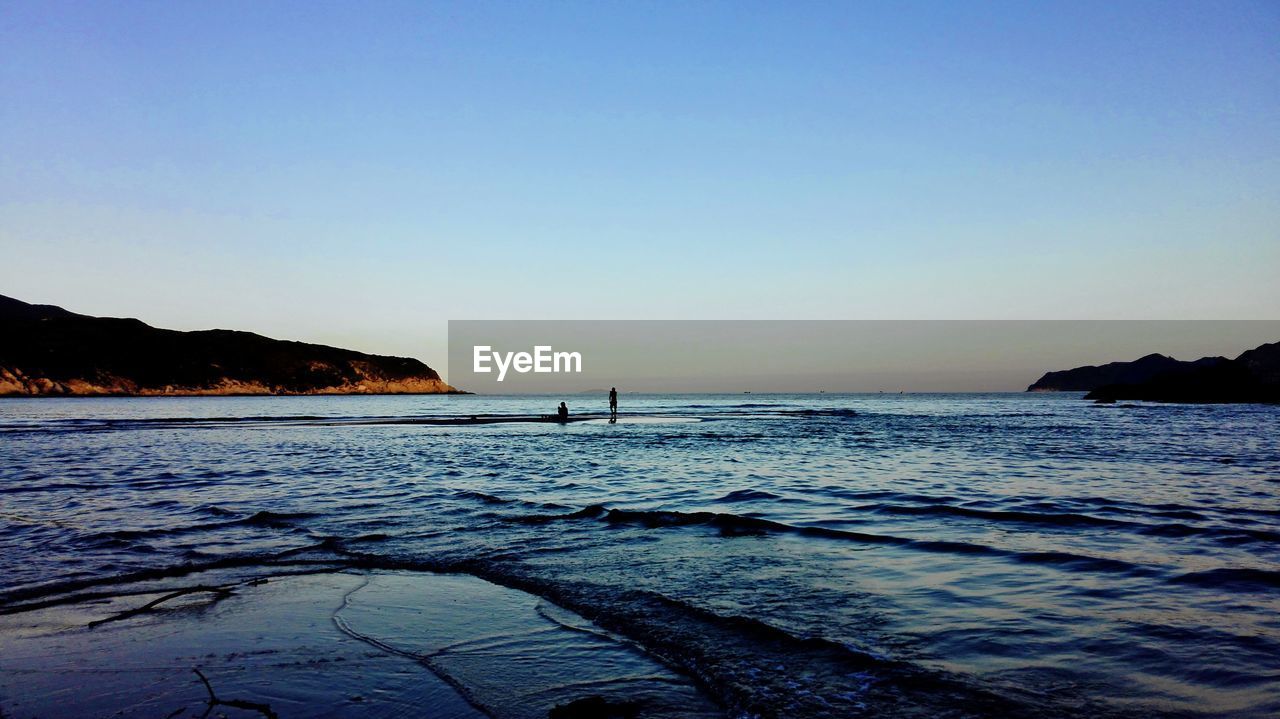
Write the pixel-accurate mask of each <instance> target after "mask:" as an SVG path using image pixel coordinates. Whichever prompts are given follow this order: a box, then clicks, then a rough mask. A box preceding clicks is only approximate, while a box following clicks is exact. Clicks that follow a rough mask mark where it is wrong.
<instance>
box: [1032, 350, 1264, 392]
mask: <svg viewBox="0 0 1280 719" xmlns="http://www.w3.org/2000/svg"><path fill="white" fill-rule="evenodd" d="M1027 391H1028V392H1053V391H1084V392H1088V394H1087V395H1085V399H1092V400H1097V401H1100V402H1114V401H1117V400H1143V401H1148V402H1189V403H1247V402H1263V403H1278V402H1280V342H1274V343H1271V344H1264V345H1262V346H1260V347H1257V348H1255V349H1251V350H1248V351H1247V352H1244V353H1242V354H1241V355H1240V356H1239V357H1236V358H1235V359H1227V358H1225V357H1204V358H1202V359H1198V360H1195V361H1194V362H1181V361H1179V360H1176V359H1173V358H1172V357H1166V356H1164V355H1159V354H1151V355H1147V356H1146V357H1142V358H1140V359H1137V360H1134V361H1133V362H1111V363H1109V364H1105V365H1101V366H1088V367H1077V368H1075V369H1069V370H1062V371H1058V372H1048V373H1046V374H1045V375H1044V376H1043V377H1041V378H1040V379H1039V380H1037V381H1036V382H1035V383H1034V384H1032V385H1031V386H1030V387H1028V388H1027Z"/></svg>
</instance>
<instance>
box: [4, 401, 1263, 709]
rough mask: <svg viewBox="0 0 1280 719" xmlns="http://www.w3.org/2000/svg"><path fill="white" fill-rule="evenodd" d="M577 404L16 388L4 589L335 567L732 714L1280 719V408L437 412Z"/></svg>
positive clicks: (897, 405) (949, 405) (1048, 405)
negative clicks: (454, 589)
mask: <svg viewBox="0 0 1280 719" xmlns="http://www.w3.org/2000/svg"><path fill="white" fill-rule="evenodd" d="M559 399H561V398H545V397H543V398H537V397H534V398H491V397H476V396H461V397H297V398H189V399H188V398H182V399H176V398H157V399H65V400H61V399H44V400H5V401H3V402H0V443H2V444H0V447H2V450H0V451H2V452H3V455H4V462H3V465H0V601H3V602H5V603H9V604H12V603H16V602H23V601H30V600H32V599H34V598H37V597H40V596H47V595H49V594H50V593H53V592H59V591H66V590H69V589H75V588H77V587H84V586H90V585H91V584H94V583H99V582H101V581H102V580H104V579H106V578H112V577H121V576H131V575H133V576H146V575H147V574H148V573H155V572H163V571H164V570H168V569H172V568H175V567H179V566H181V565H186V564H191V565H194V566H197V567H203V566H215V565H216V566H229V565H237V566H239V565H246V566H252V565H255V564H269V563H273V562H276V563H278V562H281V561H295V560H296V561H305V560H308V559H326V560H329V559H334V558H338V559H342V560H344V561H350V562H358V563H361V564H363V565H367V566H387V567H409V568H416V567H420V568H424V569H433V568H435V569H439V568H444V569H450V570H462V571H469V572H472V573H475V574H478V575H480V576H483V577H484V578H486V579H490V580H491V581H497V582H499V583H504V584H508V585H510V586H514V587H517V588H521V589H525V590H526V591H533V592H535V593H538V594H541V595H543V596H546V597H548V598H549V599H552V600H553V601H555V602H557V603H558V604H560V605H561V606H565V607H567V608H570V609H572V610H574V611H576V612H577V613H578V614H581V615H582V616H584V617H587V618H589V619H591V620H593V621H595V622H597V623H598V624H600V625H602V626H604V627H607V628H608V629H610V630H612V631H615V632H618V633H619V634H621V635H623V636H626V637H628V638H629V639H631V640H633V641H636V642H638V643H639V644H640V645H641V646H643V647H644V648H646V649H647V650H649V651H651V652H653V653H654V654H655V655H656V656H660V657H661V658H663V660H664V661H667V662H668V663H671V664H674V665H678V666H681V667H684V668H685V670H686V671H689V672H691V673H693V674H696V675H697V676H698V677H699V680H700V681H701V682H702V683H703V684H704V686H705V687H707V688H708V689H709V690H710V691H711V692H712V693H713V694H715V695H716V696H717V697H718V698H719V699H720V700H721V701H722V702H724V703H725V705H726V706H727V707H728V708H729V709H730V711H731V713H733V712H735V711H737V712H742V713H746V712H759V713H762V714H765V715H775V716H786V715H790V716H846V715H849V714H850V713H852V712H855V711H866V712H870V713H876V712H877V711H880V712H881V713H883V712H884V711H887V710H888V709H889V708H890V707H893V709H894V711H897V712H898V713H904V712H905V710H903V709H902V707H903V706H905V704H904V701H903V700H902V697H904V696H905V697H908V700H907V701H906V704H909V703H911V702H916V701H918V702H919V703H920V707H921V709H920V712H919V714H920V715H922V716H927V715H930V707H933V708H935V709H936V708H937V707H938V706H947V705H948V702H951V703H954V701H955V697H956V696H963V697H965V699H962V700H961V701H969V700H970V699H971V700H972V702H973V703H972V704H971V706H972V708H973V713H977V714H983V713H987V714H1005V713H1018V711H1014V709H1019V710H1026V711H1024V712H1023V713H1026V712H1027V711H1032V710H1033V711H1034V713H1041V714H1047V715H1070V714H1091V715H1096V714H1100V713H1101V714H1105V713H1107V712H1108V711H1114V712H1116V713H1125V714H1130V713H1141V714H1144V715H1150V714H1159V713H1184V712H1185V713H1206V714H1218V715H1224V716H1226V715H1230V716H1272V715H1275V714H1276V713H1277V712H1280V551H1278V550H1280V439H1278V438H1280V408H1276V407H1263V406H1176V405H1167V406H1165V405H1140V406H1122V405H1115V406H1095V405H1093V404H1091V403H1087V402H1083V401H1081V400H1080V398H1079V395H1075V394H1070V395H1047V394H1032V395H1025V394H1010V395H901V396H899V395H816V396H815V395H804V396H791V395H732V396H705V395H703V396H699V395H687V396H645V397H637V396H626V395H624V396H623V398H622V409H623V415H622V419H621V421H620V422H619V423H617V424H609V423H607V422H582V423H574V424H570V425H567V426H562V425H557V424H492V425H474V426H436V425H430V424H420V423H418V424H415V423H412V420H415V419H423V418H431V417H469V416H472V415H483V414H531V415H537V414H547V413H549V412H551V410H552V408H554V406H555V404H556V403H557V402H558V401H559ZM568 402H569V405H570V408H571V410H573V411H575V412H585V411H587V410H589V409H594V410H597V411H600V410H603V409H604V403H603V398H595V397H590V398H588V397H570V398H568ZM592 405H594V406H592ZM631 420H637V421H631ZM815 639H821V640H823V641H813V640H815ZM931 697H932V698H931ZM931 702H932V703H931ZM1011 708H1012V709H1011Z"/></svg>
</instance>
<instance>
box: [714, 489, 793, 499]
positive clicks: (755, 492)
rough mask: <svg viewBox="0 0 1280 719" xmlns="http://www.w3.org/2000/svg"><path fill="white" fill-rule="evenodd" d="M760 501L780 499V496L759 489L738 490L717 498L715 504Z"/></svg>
mask: <svg viewBox="0 0 1280 719" xmlns="http://www.w3.org/2000/svg"><path fill="white" fill-rule="evenodd" d="M762 499H782V497H781V496H780V495H777V494H774V493H773V492H766V491H764V490H760V489H738V490H735V491H732V492H730V493H728V494H726V495H724V496H723V497H719V498H717V499H715V500H712V501H715V502H754V501H756V500H762Z"/></svg>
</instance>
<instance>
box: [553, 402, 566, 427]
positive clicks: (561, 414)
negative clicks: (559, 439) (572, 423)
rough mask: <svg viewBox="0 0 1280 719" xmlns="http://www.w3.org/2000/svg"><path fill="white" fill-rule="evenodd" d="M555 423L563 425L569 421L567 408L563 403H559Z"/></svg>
mask: <svg viewBox="0 0 1280 719" xmlns="http://www.w3.org/2000/svg"><path fill="white" fill-rule="evenodd" d="M556 421H557V422H560V423H561V424H564V423H566V422H568V421H569V407H568V406H567V405H566V404H565V403H564V402H561V403H560V408H559V409H557V410H556Z"/></svg>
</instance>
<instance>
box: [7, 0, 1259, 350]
mask: <svg viewBox="0 0 1280 719" xmlns="http://www.w3.org/2000/svg"><path fill="white" fill-rule="evenodd" d="M0 252H2V255H0V256H2V257H3V258H4V259H3V262H0V294H8V295H12V296H16V297H19V298H21V299H25V300H28V301H37V302H49V303H54V304H59V305H63V306H66V307H68V308H69V309H73V310H76V311H81V312H87V313H90V314H102V315H127V316H137V317H140V318H142V319H144V320H146V321H148V322H150V323H152V324H156V325H159V326H166V327H174V328H179V329H194V328H207V327H229V328H237V329H250V330H256V331H259V332H263V333H265V334H269V335H273V336H279V337H287V338H293V339H303V340H310V341H321V342H327V343H330V344H338V345H344V346H351V347H354V348H357V349H363V350H366V351H373V352H381V353H395V354H408V355H414V356H418V357H420V358H422V359H424V360H426V361H428V362H429V363H434V364H439V363H440V362H441V361H443V354H444V352H443V344H444V339H445V320H446V319H449V318H454V319H464V318H507V319H516V318H561V319H569V318H600V319H605V318H759V319H766V318H814V319H819V318H869V317H870V318H954V317H965V318H1010V317H1017V318H1067V317H1069V318H1275V317H1276V316H1277V314H1278V313H1277V308H1280V281H1277V276H1280V3H1276V2H1274V1H1264V2H1190V3H1184V2H1151V3H1145V2H1114V1H1111V2H1096V3H1094V2H1064V3H1028V2H1010V3H953V2H936V3H899V2H877V3H872V2H865V3H864V2H836V3H813V2H799V3H797V2H780V3H767V4H765V3H750V2H725V3H712V2H631V3H621V2H591V3H564V2H536V3H518V4H516V3H494V4H489V3H476V2H465V3H464V2H459V3H454V4H427V3H416V2H414V3H389V2H369V3H355V2H352V3H327V2H323V3H316V2H305V3H264V2H244V3H237V2H218V3H188V2H179V3H173V2H156V3H142V2H130V3H71V4H62V3H57V2H48V1H40V2H21V1H15V0H5V2H3V3H0ZM1233 349H1234V348H1233Z"/></svg>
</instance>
